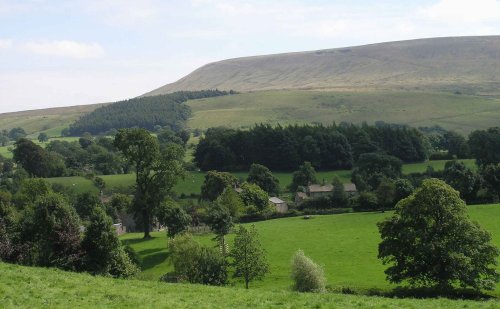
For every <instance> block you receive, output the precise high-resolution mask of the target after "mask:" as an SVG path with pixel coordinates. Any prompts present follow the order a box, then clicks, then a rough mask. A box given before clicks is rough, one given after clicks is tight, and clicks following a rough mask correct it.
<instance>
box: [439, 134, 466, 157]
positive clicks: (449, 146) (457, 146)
mask: <svg viewBox="0 0 500 309" xmlns="http://www.w3.org/2000/svg"><path fill="white" fill-rule="evenodd" d="M443 137H444V140H445V147H446V150H448V154H449V155H450V156H451V157H455V158H457V159H464V158H467V157H469V155H470V153H469V145H468V144H467V141H466V140H465V138H464V137H463V136H462V135H460V134H458V133H455V132H452V131H447V132H446V133H445V134H444V136H443Z"/></svg>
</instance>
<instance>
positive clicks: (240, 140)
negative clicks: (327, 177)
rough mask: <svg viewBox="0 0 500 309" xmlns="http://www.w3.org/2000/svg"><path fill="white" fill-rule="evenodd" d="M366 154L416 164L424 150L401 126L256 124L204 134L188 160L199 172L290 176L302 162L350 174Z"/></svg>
mask: <svg viewBox="0 0 500 309" xmlns="http://www.w3.org/2000/svg"><path fill="white" fill-rule="evenodd" d="M368 152H378V153H385V154H388V155H392V156H395V157H398V158H399V159H401V160H403V161H404V162H420V161H424V160H425V159H426V158H427V155H428V147H427V144H426V140H425V138H424V136H423V134H421V133H420V132H419V131H418V130H417V129H414V128H408V127H401V126H392V125H383V126H368V125H366V124H365V125H362V126H357V125H353V124H350V125H341V126H337V125H335V124H333V125H331V126H322V125H316V126H311V125H293V126H286V127H282V126H279V125H278V126H276V127H273V126H271V125H265V124H261V125H256V126H254V127H253V128H251V129H250V130H240V129H229V128H221V127H219V128H211V129H208V130H207V132H206V134H205V136H204V137H202V138H201V140H200V143H199V144H198V146H197V147H196V150H195V154H194V160H195V162H196V164H197V165H198V167H199V168H200V169H202V170H226V171H227V170H246V169H248V168H249V167H250V165H251V164H252V163H258V164H262V165H265V166H266V167H268V168H269V169H271V170H275V171H293V170H295V169H297V168H298V166H299V165H300V164H302V163H303V162H304V161H307V162H311V163H312V164H313V166H315V167H316V168H317V169H320V170H332V169H350V168H351V167H352V166H353V164H354V162H355V161H356V160H357V159H358V158H359V156H360V155H361V154H363V153H368Z"/></svg>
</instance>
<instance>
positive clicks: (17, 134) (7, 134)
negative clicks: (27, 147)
mask: <svg viewBox="0 0 500 309" xmlns="http://www.w3.org/2000/svg"><path fill="white" fill-rule="evenodd" d="M26 135H27V134H26V131H24V129H23V128H20V127H16V128H12V129H10V130H2V131H1V132H0V146H7V145H8V144H9V142H11V141H17V140H18V139H20V138H23V137H25V136H26Z"/></svg>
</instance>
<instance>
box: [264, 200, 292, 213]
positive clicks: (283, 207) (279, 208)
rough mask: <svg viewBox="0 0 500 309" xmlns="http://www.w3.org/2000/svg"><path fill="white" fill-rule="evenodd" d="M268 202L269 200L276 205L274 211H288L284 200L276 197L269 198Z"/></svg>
mask: <svg viewBox="0 0 500 309" xmlns="http://www.w3.org/2000/svg"><path fill="white" fill-rule="evenodd" d="M269 202H271V203H272V204H273V205H274V206H275V207H276V212H278V213H286V212H287V211H288V205H287V204H286V202H285V201H283V200H282V199H280V198H277V197H275V196H274V197H271V198H269Z"/></svg>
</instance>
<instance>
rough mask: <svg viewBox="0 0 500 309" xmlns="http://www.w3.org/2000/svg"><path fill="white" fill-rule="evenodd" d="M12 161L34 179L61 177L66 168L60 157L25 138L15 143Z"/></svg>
mask: <svg viewBox="0 0 500 309" xmlns="http://www.w3.org/2000/svg"><path fill="white" fill-rule="evenodd" d="M13 159H14V161H16V163H18V164H21V165H22V166H23V168H24V169H25V170H26V171H27V172H28V173H29V174H30V175H31V176H34V177H43V178H45V177H58V176H62V175H63V174H64V171H65V168H66V167H65V164H64V161H63V160H62V158H61V157H60V156H58V155H57V154H55V153H50V152H48V151H46V150H45V149H43V148H42V147H40V146H38V145H36V144H35V143H33V142H32V141H30V140H28V139H25V138H20V139H18V140H17V142H16V143H15V148H14V150H13Z"/></svg>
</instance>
